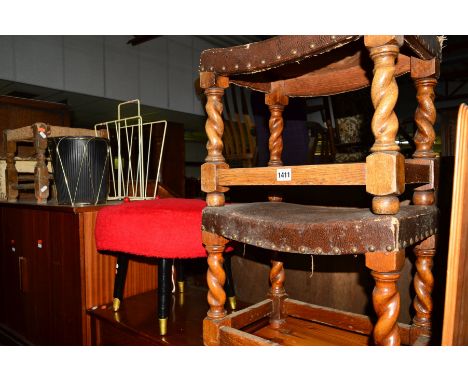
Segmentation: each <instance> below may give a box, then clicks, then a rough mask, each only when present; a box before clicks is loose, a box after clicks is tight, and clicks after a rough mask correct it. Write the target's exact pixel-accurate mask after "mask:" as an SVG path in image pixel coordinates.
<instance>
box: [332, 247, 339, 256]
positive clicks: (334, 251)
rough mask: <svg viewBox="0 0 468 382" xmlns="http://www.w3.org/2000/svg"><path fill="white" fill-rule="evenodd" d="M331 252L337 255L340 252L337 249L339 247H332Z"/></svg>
mask: <svg viewBox="0 0 468 382" xmlns="http://www.w3.org/2000/svg"><path fill="white" fill-rule="evenodd" d="M333 253H334V254H335V255H338V254H339V253H340V249H339V248H336V247H335V248H333Z"/></svg>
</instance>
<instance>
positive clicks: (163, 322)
mask: <svg viewBox="0 0 468 382" xmlns="http://www.w3.org/2000/svg"><path fill="white" fill-rule="evenodd" d="M166 333H167V318H160V319H159V334H161V335H162V336H164V335H166Z"/></svg>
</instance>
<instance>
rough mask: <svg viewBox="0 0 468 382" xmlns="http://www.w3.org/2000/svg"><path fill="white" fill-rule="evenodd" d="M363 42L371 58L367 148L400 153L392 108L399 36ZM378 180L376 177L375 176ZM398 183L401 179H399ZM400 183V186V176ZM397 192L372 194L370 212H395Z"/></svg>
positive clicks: (385, 171)
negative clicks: (370, 136)
mask: <svg viewBox="0 0 468 382" xmlns="http://www.w3.org/2000/svg"><path fill="white" fill-rule="evenodd" d="M364 43H365V45H366V47H367V49H368V50H369V53H370V57H371V59H372V60H373V61H374V77H373V79H372V86H371V98H372V103H373V105H374V108H375V112H374V115H373V117H372V123H371V127H372V133H373V134H374V137H375V142H374V145H373V146H372V148H371V151H372V152H374V153H376V152H384V153H389V154H395V153H396V155H397V156H402V155H401V154H400V153H399V151H400V148H399V147H398V145H397V144H396V142H395V137H396V134H397V132H398V118H397V116H396V114H395V112H394V107H395V104H396V102H397V99H398V85H397V83H396V80H395V70H396V65H395V60H396V58H397V57H398V53H399V50H400V46H402V44H403V37H402V36H365V37H364ZM397 162H398V161H397ZM389 170H390V169H389V168H387V167H385V166H383V167H381V168H380V169H379V173H380V174H381V176H380V178H382V177H384V178H385V177H390V176H392V175H391V174H389V173H388V172H389ZM375 182H379V178H375ZM400 184H401V182H400ZM402 186H403V188H404V179H403V183H402ZM398 194H399V190H398V191H397V192H393V193H391V194H377V195H376V194H374V195H375V196H374V198H373V200H372V211H373V212H374V213H376V214H395V213H397V212H398V211H399V209H400V203H399V200H398V197H397V195H398Z"/></svg>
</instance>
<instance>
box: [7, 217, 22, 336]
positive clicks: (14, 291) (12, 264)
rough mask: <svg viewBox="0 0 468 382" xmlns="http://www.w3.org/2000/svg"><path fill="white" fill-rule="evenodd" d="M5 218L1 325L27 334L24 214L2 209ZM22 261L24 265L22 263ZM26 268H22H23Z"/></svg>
mask: <svg viewBox="0 0 468 382" xmlns="http://www.w3.org/2000/svg"><path fill="white" fill-rule="evenodd" d="M1 218H2V225H1V227H2V231H3V238H4V240H3V241H2V253H1V255H2V264H3V267H2V277H1V280H0V282H1V289H2V294H3V302H2V310H3V314H2V322H3V323H4V324H5V325H6V326H7V327H9V328H11V329H12V330H13V331H15V332H17V333H20V334H24V333H25V332H26V323H25V312H24V309H25V292H24V290H25V289H26V290H27V285H26V284H27V279H26V277H25V276H26V275H23V274H21V272H23V271H24V272H25V271H26V257H25V250H24V245H23V241H22V234H21V231H20V230H19V229H18V227H21V225H22V221H23V220H24V213H22V212H21V211H20V212H18V213H14V212H13V211H12V210H10V209H2V210H1ZM20 261H21V262H22V263H20ZM21 265H23V267H22V268H20V266H21Z"/></svg>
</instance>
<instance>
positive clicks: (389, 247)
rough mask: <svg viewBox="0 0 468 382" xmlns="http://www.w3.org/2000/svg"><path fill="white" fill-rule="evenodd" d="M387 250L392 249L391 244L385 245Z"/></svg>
mask: <svg viewBox="0 0 468 382" xmlns="http://www.w3.org/2000/svg"><path fill="white" fill-rule="evenodd" d="M385 249H386V250H387V251H388V252H390V251H392V250H393V247H392V246H391V245H387V247H386V248H385Z"/></svg>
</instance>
